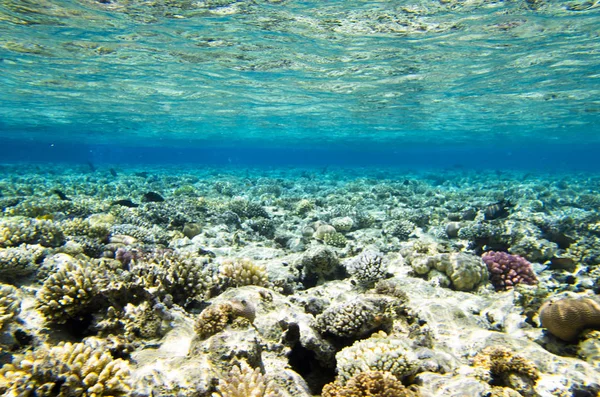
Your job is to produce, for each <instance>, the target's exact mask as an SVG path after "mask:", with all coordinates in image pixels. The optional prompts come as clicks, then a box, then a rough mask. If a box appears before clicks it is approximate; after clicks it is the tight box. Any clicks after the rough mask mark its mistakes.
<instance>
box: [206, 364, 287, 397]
mask: <svg viewBox="0 0 600 397" xmlns="http://www.w3.org/2000/svg"><path fill="white" fill-rule="evenodd" d="M217 389H218V392H217V393H213V397H283V396H284V395H283V394H282V393H281V392H280V391H279V390H278V388H277V386H275V384H274V383H273V382H271V381H270V380H268V379H267V378H266V377H265V376H263V374H261V373H260V368H255V369H252V368H251V367H250V366H249V365H248V364H246V362H244V361H242V363H241V365H240V366H237V365H236V366H234V367H233V368H232V369H231V371H230V372H229V374H228V375H227V377H226V378H225V379H220V380H219V385H218V386H217Z"/></svg>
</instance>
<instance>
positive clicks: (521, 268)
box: [481, 251, 537, 291]
mask: <svg viewBox="0 0 600 397" xmlns="http://www.w3.org/2000/svg"><path fill="white" fill-rule="evenodd" d="M481 259H482V260H483V261H484V262H485V264H486V265H487V268H488V271H489V272H490V280H491V282H492V285H493V286H494V288H496V290H497V291H503V290H506V289H511V288H513V287H514V286H515V285H517V284H529V285H533V284H536V283H537V278H536V276H535V273H534V272H533V269H532V267H531V263H529V262H528V261H527V260H526V259H525V258H522V257H520V256H518V255H511V254H507V253H506V252H494V251H489V252H486V253H485V254H484V255H483V256H482V257H481Z"/></svg>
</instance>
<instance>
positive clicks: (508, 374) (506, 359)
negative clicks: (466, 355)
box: [473, 346, 539, 395]
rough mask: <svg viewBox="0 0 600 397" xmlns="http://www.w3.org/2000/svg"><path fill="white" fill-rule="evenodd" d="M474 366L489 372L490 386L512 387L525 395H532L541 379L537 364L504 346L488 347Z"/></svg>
mask: <svg viewBox="0 0 600 397" xmlns="http://www.w3.org/2000/svg"><path fill="white" fill-rule="evenodd" d="M473 365H475V366H476V367H480V368H483V369H484V370H485V371H486V372H487V375H489V379H486V380H487V381H488V382H489V383H490V384H493V385H494V386H502V387H510V388H511V389H513V390H516V391H517V392H520V393H522V394H524V395H530V394H531V392H532V390H533V387H534V386H535V383H536V382H537V380H538V379H539V372H538V370H537V368H536V367H535V364H533V363H532V362H530V361H529V360H527V359H526V358H525V357H523V356H520V355H518V354H514V353H513V352H512V351H511V350H509V349H507V348H506V347H503V346H488V347H486V348H485V349H483V350H482V351H481V352H479V353H478V354H477V355H476V356H475V358H474V359H473Z"/></svg>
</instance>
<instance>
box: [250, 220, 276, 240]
mask: <svg viewBox="0 0 600 397" xmlns="http://www.w3.org/2000/svg"><path fill="white" fill-rule="evenodd" d="M248 226H250V229H252V230H254V231H255V232H256V233H258V234H259V235H261V236H264V237H267V238H273V236H274V235H275V229H276V228H275V223H274V222H273V220H272V219H269V218H253V219H250V220H249V221H248Z"/></svg>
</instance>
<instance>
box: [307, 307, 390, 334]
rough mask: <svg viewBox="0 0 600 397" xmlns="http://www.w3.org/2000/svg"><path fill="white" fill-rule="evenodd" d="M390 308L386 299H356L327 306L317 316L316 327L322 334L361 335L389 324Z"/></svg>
mask: <svg viewBox="0 0 600 397" xmlns="http://www.w3.org/2000/svg"><path fill="white" fill-rule="evenodd" d="M388 309H389V307H388V303H387V301H386V300H385V299H376V298H360V299H355V300H352V301H350V302H345V303H341V304H338V305H334V306H330V307H329V308H327V310H325V311H324V312H323V313H321V314H319V315H318V316H317V318H316V327H317V330H319V332H320V333H322V334H331V335H334V336H338V337H343V338H350V337H360V336H364V335H367V334H369V333H370V332H373V330H375V329H377V328H381V327H382V326H385V325H389V324H390V323H391V316H390V313H388Z"/></svg>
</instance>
